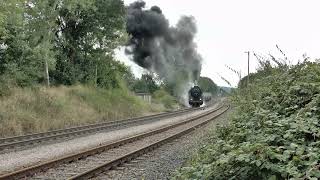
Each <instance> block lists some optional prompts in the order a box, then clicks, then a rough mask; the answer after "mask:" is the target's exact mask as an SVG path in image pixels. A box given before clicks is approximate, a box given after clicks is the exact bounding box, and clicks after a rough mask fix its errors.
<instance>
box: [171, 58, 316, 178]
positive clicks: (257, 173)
mask: <svg viewBox="0 0 320 180" xmlns="http://www.w3.org/2000/svg"><path fill="white" fill-rule="evenodd" d="M266 64H267V66H264V67H263V68H261V69H260V70H259V71H258V72H257V73H255V74H251V75H250V81H251V84H250V85H249V87H241V86H240V88H239V89H238V90H237V91H236V92H235V93H234V95H233V96H232V99H233V102H234V105H235V110H234V112H235V113H234V114H233V115H232V118H231V121H230V124H229V125H227V126H225V127H219V128H218V129H217V130H218V131H217V133H215V134H214V135H213V136H212V138H211V139H210V142H208V144H207V145H205V146H203V147H201V148H200V150H199V152H198V153H197V154H196V155H195V156H194V157H193V158H192V160H191V161H190V163H189V164H188V165H186V166H185V167H183V168H181V169H180V170H178V172H177V173H176V174H175V177H174V179H319V178H320V123H319V120H320V64H319V63H315V62H308V61H304V62H302V63H299V64H297V65H294V66H289V65H284V64H282V65H279V66H276V67H274V66H271V65H270V62H268V63H266ZM268 64H269V65H268ZM240 84H241V82H240Z"/></svg>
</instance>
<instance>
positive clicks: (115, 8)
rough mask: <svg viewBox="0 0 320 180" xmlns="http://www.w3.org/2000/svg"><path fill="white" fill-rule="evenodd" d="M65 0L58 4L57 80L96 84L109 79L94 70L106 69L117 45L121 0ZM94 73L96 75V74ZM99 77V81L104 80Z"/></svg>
mask: <svg viewBox="0 0 320 180" xmlns="http://www.w3.org/2000/svg"><path fill="white" fill-rule="evenodd" d="M73 2H74V3H75V4H72V5H73V6H69V5H68V3H67V1H65V3H64V4H62V5H61V7H59V10H58V11H59V16H58V21H57V23H58V31H57V32H56V40H57V44H58V48H57V49H58V52H59V54H58V56H57V69H56V72H55V77H56V80H57V81H58V83H62V84H73V83H75V82H83V83H92V82H94V84H95V83H96V81H97V79H100V80H101V79H103V78H111V77H105V76H101V74H99V73H98V72H102V71H105V70H106V71H109V69H101V68H107V67H108V66H101V64H105V63H106V64H110V62H107V61H110V60H113V50H114V49H115V48H116V47H117V46H118V45H119V42H120V39H121V37H122V35H123V29H124V15H125V11H124V4H123V2H122V1H121V0H91V1H83V2H82V1H80V2H77V1H73ZM96 76H98V77H96ZM106 81H107V80H102V81H99V82H106Z"/></svg>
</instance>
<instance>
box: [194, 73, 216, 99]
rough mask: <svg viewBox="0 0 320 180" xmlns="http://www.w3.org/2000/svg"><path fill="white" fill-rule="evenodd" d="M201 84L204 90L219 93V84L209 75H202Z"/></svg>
mask: <svg viewBox="0 0 320 180" xmlns="http://www.w3.org/2000/svg"><path fill="white" fill-rule="evenodd" d="M198 83H199V86H200V87H201V89H202V91H204V92H210V93H212V95H215V94H217V92H218V89H219V88H218V86H217V85H216V84H215V83H214V82H213V80H212V79H210V78H208V77H200V79H199V82H198Z"/></svg>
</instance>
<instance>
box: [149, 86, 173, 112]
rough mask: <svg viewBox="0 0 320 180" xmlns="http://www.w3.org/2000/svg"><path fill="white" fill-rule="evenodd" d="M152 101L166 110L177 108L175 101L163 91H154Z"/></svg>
mask: <svg viewBox="0 0 320 180" xmlns="http://www.w3.org/2000/svg"><path fill="white" fill-rule="evenodd" d="M153 99H154V101H155V102H156V103H159V104H163V105H164V106H165V108H167V109H172V108H174V107H175V106H177V101H176V99H175V98H174V97H173V96H171V95H170V94H169V93H168V92H167V91H165V90H164V89H160V90H157V91H155V92H154V93H153Z"/></svg>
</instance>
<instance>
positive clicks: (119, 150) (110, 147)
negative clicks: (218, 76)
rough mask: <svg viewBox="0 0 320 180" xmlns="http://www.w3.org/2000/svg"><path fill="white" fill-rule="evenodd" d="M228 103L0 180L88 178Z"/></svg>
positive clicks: (172, 136)
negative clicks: (180, 120) (171, 123)
mask: <svg viewBox="0 0 320 180" xmlns="http://www.w3.org/2000/svg"><path fill="white" fill-rule="evenodd" d="M228 109H229V106H224V105H223V106H220V107H219V108H216V109H213V110H210V111H207V112H205V113H202V114H200V115H197V116H195V117H192V118H188V119H186V120H184V121H182V122H178V123H175V124H173V125H168V126H165V127H162V128H159V129H156V130H152V131H149V132H145V133H142V134H139V135H135V136H133V137H128V138H125V139H121V140H118V141H115V142H112V143H109V144H105V145H101V146H99V147H97V148H93V149H90V150H86V151H83V152H80V153H76V154H72V155H68V156H65V157H61V158H59V159H55V160H52V161H49V162H45V163H42V164H39V165H36V166H32V167H28V168H25V169H21V170H19V171H15V172H12V173H10V174H6V175H2V176H0V180H2V179H19V178H28V179H88V178H91V177H95V176H97V175H99V174H100V173H102V172H104V171H107V170H109V169H112V168H115V167H117V166H119V165H121V164H123V163H126V162H129V161H130V160H132V159H134V158H136V157H138V156H140V155H142V154H144V153H147V152H149V151H151V150H153V149H155V148H157V147H159V146H161V145H162V144H164V143H166V142H169V141H171V140H173V139H176V138H179V137H181V136H182V135H184V134H187V133H188V132H190V131H192V130H194V129H196V128H198V127H200V126H202V125H204V124H206V123H208V122H210V120H212V119H214V118H216V117H218V116H220V115H221V114H223V113H224V112H226V111H227V110H228Z"/></svg>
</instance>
